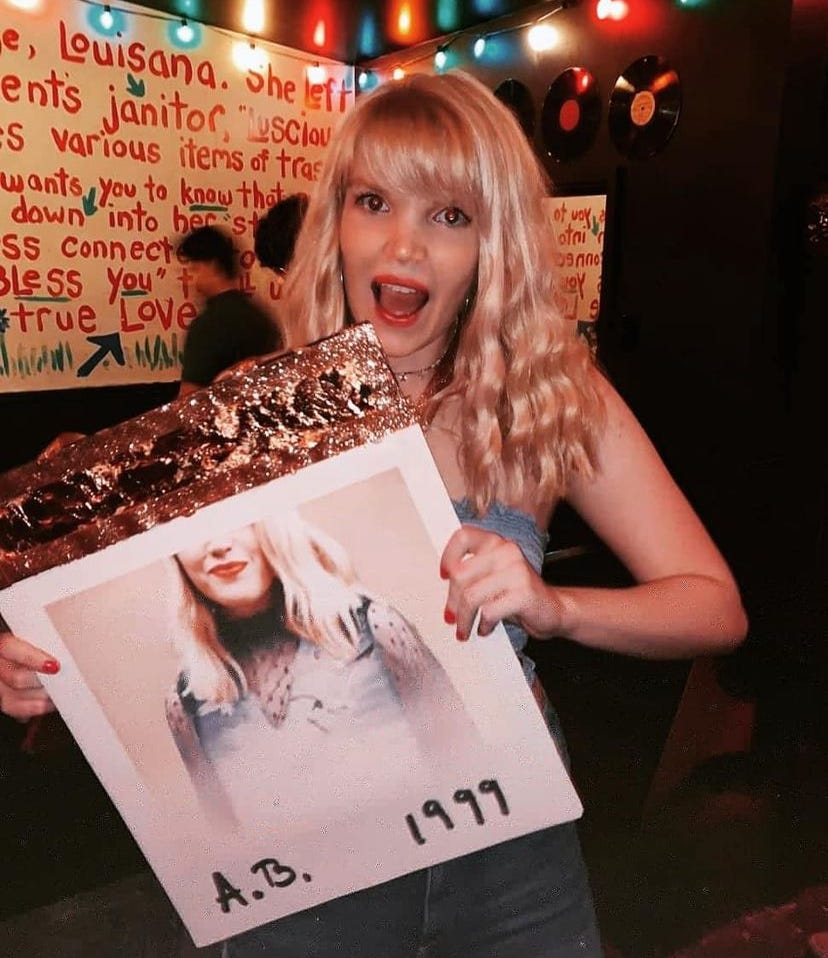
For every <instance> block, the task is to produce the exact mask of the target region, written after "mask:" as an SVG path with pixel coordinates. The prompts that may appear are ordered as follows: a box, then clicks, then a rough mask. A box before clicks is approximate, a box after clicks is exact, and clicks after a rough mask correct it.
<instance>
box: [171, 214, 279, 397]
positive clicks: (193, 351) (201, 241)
mask: <svg viewBox="0 0 828 958" xmlns="http://www.w3.org/2000/svg"><path fill="white" fill-rule="evenodd" d="M178 255H179V258H180V259H181V260H182V261H183V262H184V263H185V264H186V266H187V268H188V269H189V271H190V275H191V277H192V282H193V284H194V287H195V290H196V293H197V294H198V295H199V296H200V297H202V298H203V299H204V307H203V309H202V311H201V313H199V315H198V316H196V318H195V319H194V320H193V322H192V323H191V325H190V328H189V330H188V332H187V338H186V339H185V341H184V350H183V354H182V358H181V387H180V389H179V393H178V394H179V396H183V395H186V394H187V393H188V392H192V391H193V390H194V389H199V388H201V387H202V386H206V385H208V384H209V383H211V382H212V381H213V380H214V379H215V377H216V376H217V375H218V374H219V373H221V372H222V371H223V370H225V369H228V368H230V367H231V366H234V365H235V364H236V363H239V362H240V361H241V360H243V359H248V358H250V357H253V356H261V355H264V354H265V353H272V352H274V351H276V350H278V349H279V348H280V347H281V345H282V336H281V333H280V331H279V327H278V326H277V324H276V321H275V320H274V319H273V318H271V317H270V316H269V315H268V314H267V313H266V312H265V311H264V310H263V309H262V307H261V306H259V305H258V303H257V302H256V301H255V300H254V299H252V298H251V297H250V296H247V295H246V294H244V293H242V292H241V290H239V288H238V284H237V281H236V275H237V262H236V250H235V247H234V246H233V241H232V240H231V239H230V237H229V236H227V235H226V234H224V233H223V232H222V231H221V230H219V229H216V227H214V226H202V227H199V228H198V229H195V230H193V231H192V232H191V233H188V234H187V236H185V237H184V239H183V240H182V241H181V243H180V245H179V247H178Z"/></svg>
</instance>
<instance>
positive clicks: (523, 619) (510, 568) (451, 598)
mask: <svg viewBox="0 0 828 958" xmlns="http://www.w3.org/2000/svg"><path fill="white" fill-rule="evenodd" d="M440 574H441V576H442V577H443V578H444V579H448V580H449V591H448V598H447V600H446V610H445V620H446V622H448V623H449V624H450V625H451V624H453V623H455V622H456V623H457V638H458V639H459V640H460V641H463V640H465V639H467V638H468V637H469V636H470V635H471V631H472V626H473V624H474V619H475V616H476V615H477V613H478V611H479V612H480V621H479V622H478V625H477V634H478V635H488V634H489V633H490V632H491V631H492V629H494V627H495V626H496V625H497V623H498V622H500V621H502V620H504V619H509V621H511V622H514V623H516V624H517V625H519V626H520V627H521V628H523V629H525V630H526V632H528V633H529V634H530V635H554V634H555V632H556V629H557V626H558V624H559V623H560V621H561V611H562V610H561V606H560V603H559V602H558V601H557V599H556V596H555V592H554V590H553V589H552V588H551V587H550V586H548V585H546V583H544V581H543V579H541V577H540V576H539V575H538V574H537V572H535V570H534V569H533V568H532V567H531V566H530V565H529V563H528V562H527V561H526V559H525V558H524V557H523V553H522V552H521V551H520V549H519V547H518V546H517V545H515V543H514V542H510V541H509V540H508V539H504V538H503V537H502V536H499V535H497V534H496V533H494V532H486V531H485V530H483V529H478V528H476V527H475V526H462V527H461V528H460V529H458V530H457V531H456V532H455V533H454V534H453V535H452V537H451V538H450V539H449V541H448V544H447V545H446V548H445V551H444V552H443V557H442V559H441V561H440Z"/></svg>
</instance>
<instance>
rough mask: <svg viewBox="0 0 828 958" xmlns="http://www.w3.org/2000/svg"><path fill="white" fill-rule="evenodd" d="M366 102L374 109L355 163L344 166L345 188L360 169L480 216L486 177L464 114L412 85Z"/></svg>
mask: <svg viewBox="0 0 828 958" xmlns="http://www.w3.org/2000/svg"><path fill="white" fill-rule="evenodd" d="M395 94H396V95H395ZM366 106H367V107H373V109H370V108H369V109H365V110H364V111H363V113H362V115H361V116H360V118H359V119H360V121H361V122H359V123H357V124H356V128H355V129H354V130H353V141H352V142H353V149H352V155H351V156H350V158H349V159H350V162H347V163H346V168H342V169H340V171H339V175H340V182H339V184H338V185H339V188H340V190H342V191H343V193H344V190H345V189H346V188H347V186H348V181H349V180H350V178H351V177H352V176H353V174H354V170H355V169H356V168H359V171H360V175H361V176H364V177H365V178H366V179H367V180H369V181H370V182H375V183H378V184H382V186H383V187H385V188H389V187H390V188H391V189H394V190H400V191H403V192H415V193H420V194H423V195H432V196H434V197H435V198H439V199H440V200H442V201H446V202H452V203H457V204H458V205H460V206H461V207H462V208H463V209H464V211H465V212H467V213H468V214H469V215H471V216H476V215H478V213H479V212H480V211H479V208H478V207H479V205H480V202H479V197H480V193H481V183H482V179H483V178H482V175H481V172H482V171H481V169H480V163H479V158H478V155H477V152H476V150H475V149H474V147H473V143H474V139H473V137H472V136H471V135H470V133H469V130H468V129H467V128H466V127H467V125H468V124H467V121H466V119H465V117H463V116H460V115H457V114H456V113H455V112H454V111H453V110H451V109H449V108H447V107H446V105H445V104H442V103H436V102H430V101H429V100H427V99H424V98H423V97H422V96H420V95H418V94H417V92H416V90H414V89H409V88H400V89H399V90H398V91H394V92H392V93H390V94H389V95H387V96H385V97H384V98H382V99H377V100H375V101H374V102H373V103H370V104H366Z"/></svg>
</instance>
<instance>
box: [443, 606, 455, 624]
mask: <svg viewBox="0 0 828 958" xmlns="http://www.w3.org/2000/svg"><path fill="white" fill-rule="evenodd" d="M443 618H444V619H445V621H446V625H454V623H455V622H456V621H457V616H456V615H455V614H454V613H453V612H452V611H451V609H446V610H445V611H444V612H443Z"/></svg>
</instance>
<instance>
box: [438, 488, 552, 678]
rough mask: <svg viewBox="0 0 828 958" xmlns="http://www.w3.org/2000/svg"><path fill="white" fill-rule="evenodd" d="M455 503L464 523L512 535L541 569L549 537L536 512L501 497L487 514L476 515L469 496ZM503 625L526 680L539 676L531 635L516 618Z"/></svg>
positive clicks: (533, 564)
mask: <svg viewBox="0 0 828 958" xmlns="http://www.w3.org/2000/svg"><path fill="white" fill-rule="evenodd" d="M452 505H453V506H454V511H455V513H456V515H457V518H458V519H459V520H460V522H462V523H463V524H464V525H470V526H477V527H478V528H480V529H485V530H486V531H487V532H496V533H497V534H498V535H500V536H503V538H504V539H510V540H511V541H512V542H514V543H515V544H516V545H517V546H518V547H519V548H520V551H521V552H522V553H523V555H524V557H525V559H526V561H527V562H528V563H529V565H530V566H532V568H533V569H534V570H535V571H536V572H538V573H539V572H540V571H541V566H542V565H543V555H544V552H545V551H546V543H547V538H548V537H547V535H546V533H545V532H541V531H540V530H539V529H538V527H537V525H536V523H535V519H534V516H530V515H529V513H528V512H523V511H522V510H520V509H516V508H514V507H513V506H507V505H505V504H504V503H502V502H498V501H495V502H493V503H492V505H491V508H490V509H489V511H488V512H487V513H486V514H485V515H483V516H478V515H475V512H474V508H473V507H472V504H471V503H470V502H469V501H468V499H453V500H452ZM503 625H504V627H505V629H506V634H507V635H508V636H509V641H510V642H511V643H512V648H513V649H514V650H515V653H516V654H517V657H518V658H519V659H520V662H521V665H522V666H523V672H524V674H525V675H526V680H527V681H528V682H531V681H532V679H533V678H534V676H535V663H534V662H533V661H532V660H531V659H530V658H529V657H528V656H527V655H525V654H524V649H525V648H526V642H527V641H528V637H527V635H526V633H525V632H524V631H523V629H521V628H520V627H519V626H517V625H514V624H513V623H512V622H504V623H503Z"/></svg>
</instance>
